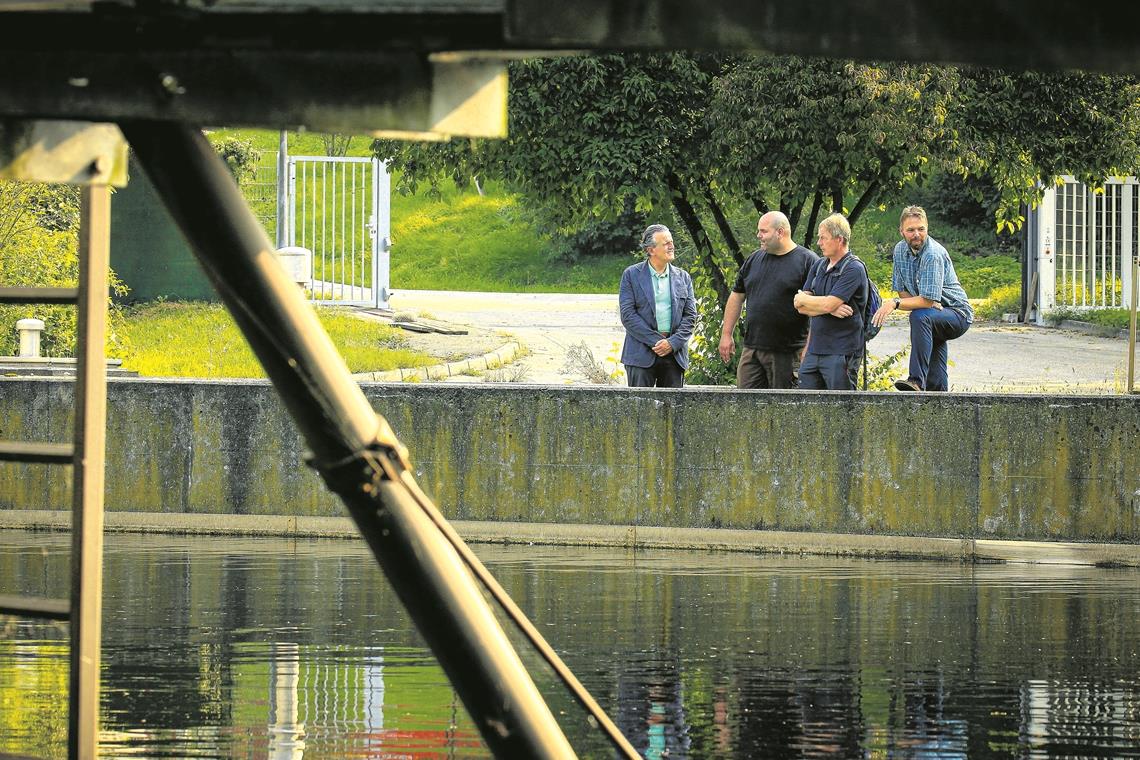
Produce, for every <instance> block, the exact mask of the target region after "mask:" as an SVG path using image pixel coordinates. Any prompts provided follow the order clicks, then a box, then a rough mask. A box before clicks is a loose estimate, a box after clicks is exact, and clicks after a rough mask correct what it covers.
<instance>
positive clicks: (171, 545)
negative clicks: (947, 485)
mask: <svg viewBox="0 0 1140 760" xmlns="http://www.w3.org/2000/svg"><path fill="white" fill-rule="evenodd" d="M67 551H68V546H67V537H66V536H61V535H55V534H35V533H20V532H14V531H0V593H16V592H19V593H35V594H46V595H62V594H64V593H65V591H66V587H67ZM478 552H479V554H480V555H481V556H482V557H483V559H484V561H485V562H487V564H488V565H489V566H491V568H492V569H493V571H494V572H495V574H496V575H497V576H498V577H499V578H500V580H501V581H502V582H503V584H504V586H506V587H507V589H508V590H509V591H510V593H511V594H512V595H513V596H514V597H515V599H516V600H518V602H519V603H520V605H521V606H522V607H523V608H524V609H525V610H526V611H527V612H528V614H530V615H531V617H532V619H533V620H534V621H535V622H536V624H537V625H538V626H539V628H540V629H541V630H543V631H544V632H546V633H547V635H548V636H549V637H550V639H551V640H552V642H553V643H554V645H555V647H556V648H557V649H558V650H559V651H560V653H561V654H562V655H563V657H564V658H565V659H566V660H567V662H568V663H569V664H570V666H571V667H572V668H573V669H574V670H575V671H576V672H577V673H578V675H579V677H581V678H582V679H583V680H584V681H585V682H586V685H587V686H588V687H589V688H590V689H591V691H592V692H593V693H594V694H595V696H596V697H597V698H598V699H599V701H600V702H601V703H602V704H603V706H604V707H605V708H606V709H607V710H608V711H609V713H610V714H611V715H612V716H614V718H615V720H616V721H617V723H618V725H619V727H620V728H621V730H622V731H623V732H624V733H625V734H626V735H627V736H628V737H630V739H631V741H633V743H634V745H635V746H636V747H637V748H638V749H639V751H641V752H642V753H643V754H644V755H645V756H646V757H651V758H657V757H701V758H704V757H775V758H781V757H821V756H830V757H886V756H892V757H893V756H899V757H966V756H970V757H1008V756H1032V757H1061V756H1082V757H1121V756H1140V750H1138V749H1137V747H1140V678H1138V673H1140V668H1138V667H1137V666H1138V665H1140V629H1138V628H1137V626H1136V621H1137V620H1140V583H1138V580H1140V575H1138V574H1137V573H1136V572H1134V571H1130V570H1096V569H1088V568H1083V569H1082V568H1059V567H1031V566H1013V565H991V566H959V565H947V564H927V563H908V562H869V561H859V560H827V559H819V558H786V557H755V556H747V555H727V554H704V553H695V552H692V553H688V552H687V553H665V552H648V553H636V554H635V553H626V552H620V551H590V550H582V549H550V548H540V547H505V548H504V547H478ZM105 584H106V592H105V604H104V623H105V630H104V662H103V710H102V712H103V733H102V737H101V739H102V745H103V749H104V754H105V755H106V756H108V757H128V756H132V757H235V756H241V757H264V758H274V759H276V758H282V759H284V758H289V760H299V759H300V758H310V759H311V758H320V757H344V756H353V757H394V756H400V757H481V756H485V755H486V750H485V748H484V747H483V745H482V743H481V741H480V740H479V737H478V734H477V732H476V731H475V730H474V727H473V726H472V725H471V723H470V721H469V720H468V718H467V716H466V714H465V713H464V711H463V709H462V706H461V705H460V703H459V702H458V699H457V697H456V695H455V693H454V691H453V690H452V689H451V688H450V686H449V685H448V683H447V681H446V679H445V678H444V676H443V674H442V671H441V670H440V669H439V667H438V665H437V664H436V663H435V661H434V659H433V658H432V657H431V655H430V653H428V652H427V651H426V650H425V648H424V646H423V642H422V639H421V638H420V637H419V635H418V634H417V633H416V632H415V631H414V630H413V629H412V628H411V626H410V623H409V621H408V619H407V617H406V615H405V614H404V612H403V610H402V609H401V608H400V607H399V605H398V603H397V602H396V600H395V598H394V596H393V595H392V594H391V593H390V592H389V591H388V589H387V587H386V584H385V583H384V582H383V580H382V578H381V577H380V574H379V572H378V571H377V570H376V569H375V567H374V565H373V563H372V560H371V558H370V556H369V555H368V553H367V551H366V550H365V549H363V547H361V546H359V545H358V544H356V543H353V542H344V541H303V542H287V541H277V540H251V539H208V540H205V539H203V540H196V539H178V538H172V537H156V536H115V535H113V536H109V537H108V540H107V554H106V571H105ZM0 628H2V629H3V630H2V631H0V633H3V634H4V636H3V638H2V639H0V755H2V754H4V753H14V754H20V753H22V754H31V755H36V756H40V757H58V756H59V755H60V753H61V752H62V748H63V746H64V735H65V730H66V729H65V726H66V705H65V702H64V699H63V696H62V695H63V694H64V693H65V691H66V681H67V659H66V627H62V626H58V625H47V624H40V623H31V622H24V621H16V620H14V619H12V618H0ZM533 661H534V660H533V658H530V662H533ZM538 680H539V683H540V687H541V688H542V689H543V691H544V692H545V693H548V694H550V695H551V697H552V704H553V706H554V708H555V710H556V711H557V712H558V713H559V714H560V715H561V718H562V720H563V722H564V725H565V726H566V729H567V732H568V734H569V735H570V736H571V739H572V741H573V742H574V743H575V746H576V747H579V748H581V750H582V752H583V754H584V755H586V756H598V757H602V756H607V755H608V753H607V751H606V747H605V744H604V742H602V741H600V740H599V739H598V737H597V734H596V732H593V731H591V730H590V729H589V727H588V726H587V724H586V723H585V721H584V719H583V717H582V716H581V714H580V712H579V711H578V710H577V709H576V708H575V707H574V706H573V705H572V703H571V702H570V700H569V699H568V698H567V697H566V696H565V695H563V694H562V693H561V692H560V691H559V690H558V689H557V687H556V686H555V685H554V683H553V680H552V679H551V677H550V676H549V674H546V673H545V672H544V671H542V670H541V669H540V670H539V672H538Z"/></svg>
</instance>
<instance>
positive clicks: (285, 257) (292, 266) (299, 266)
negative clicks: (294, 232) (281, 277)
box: [275, 245, 313, 288]
mask: <svg viewBox="0 0 1140 760" xmlns="http://www.w3.org/2000/svg"><path fill="white" fill-rule="evenodd" d="M275 253H276V255H277V260H278V261H280V262H281V266H283V267H284V268H285V271H286V272H288V273H289V278H290V279H291V280H293V282H295V283H297V284H298V285H300V286H301V287H302V288H308V287H310V286H311V284H312V280H313V277H312V271H313V252H312V251H310V250H309V249H308V248H302V247H301V246H298V245H287V246H285V247H284V248H278V249H277V251H276V252H275Z"/></svg>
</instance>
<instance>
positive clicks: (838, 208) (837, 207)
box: [831, 188, 843, 214]
mask: <svg viewBox="0 0 1140 760" xmlns="http://www.w3.org/2000/svg"><path fill="white" fill-rule="evenodd" d="M831 211H832V213H834V214H842V213H843V191H842V190H840V189H839V188H832V190H831Z"/></svg>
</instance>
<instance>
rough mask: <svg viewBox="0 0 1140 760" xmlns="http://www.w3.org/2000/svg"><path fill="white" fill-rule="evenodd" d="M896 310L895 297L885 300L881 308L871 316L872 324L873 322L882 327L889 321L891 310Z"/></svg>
mask: <svg viewBox="0 0 1140 760" xmlns="http://www.w3.org/2000/svg"><path fill="white" fill-rule="evenodd" d="M894 310H895V299H893V298H888V299H887V300H885V301H883V305H882V306H880V307H879V310H878V311H876V312H875V313H874V314H873V315H872V316H871V324H873V325H874V326H875V327H882V326H883V323H884V322H886V321H887V317H888V316H890V314H891V312H892V311H894Z"/></svg>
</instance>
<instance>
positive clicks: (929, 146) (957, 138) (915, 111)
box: [373, 53, 1140, 382]
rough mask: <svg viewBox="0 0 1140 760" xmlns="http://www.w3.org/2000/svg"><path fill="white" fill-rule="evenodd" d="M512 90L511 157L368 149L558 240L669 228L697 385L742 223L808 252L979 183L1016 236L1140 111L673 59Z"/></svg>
mask: <svg viewBox="0 0 1140 760" xmlns="http://www.w3.org/2000/svg"><path fill="white" fill-rule="evenodd" d="M510 78H511V92H510V98H509V104H508V115H509V120H510V121H509V132H510V137H509V138H508V139H507V140H505V141H473V140H461V141H452V142H450V143H443V144H427V145H424V144H415V143H393V142H386V141H377V142H376V143H374V146H373V149H374V151H375V153H376V154H377V155H378V156H379V157H380V158H383V159H386V160H390V161H391V162H392V163H393V165H394V166H395V167H396V168H398V169H400V170H401V172H402V175H401V179H400V184H399V186H398V187H399V188H400V189H402V190H403V191H405V192H407V191H413V190H414V189H415V188H417V187H418V186H419V185H420V184H421V183H424V182H426V183H428V184H429V186H432V187H434V186H436V183H438V182H439V180H440V179H441V178H442V177H445V176H447V177H451V178H452V179H454V180H455V181H456V182H457V184H459V185H460V186H463V185H464V184H465V183H466V182H467V181H469V178H471V177H494V178H498V179H502V180H504V181H505V182H506V183H507V185H508V186H509V187H510V188H512V189H514V190H516V191H518V192H520V193H522V194H523V195H524V196H525V198H526V200H527V203H528V204H531V205H533V206H535V207H540V208H542V209H544V213H546V214H547V215H548V216H549V217H550V218H553V219H555V220H557V223H558V224H560V225H563V226H564V227H566V228H567V229H573V228H575V227H581V226H584V225H586V224H587V223H588V222H589V221H590V220H594V219H614V218H616V217H617V216H618V214H619V213H620V212H621V211H622V210H623V208H626V207H627V204H628V202H629V199H631V198H632V199H634V206H635V209H636V211H638V212H642V213H645V214H647V215H648V217H649V218H650V219H651V220H653V221H657V220H659V219H660V216H661V215H662V214H664V213H670V214H671V215H672V216H673V217H674V219H675V222H676V223H679V224H680V226H681V230H678V232H681V233H682V234H679V235H678V239H679V240H680V241H683V242H684V243H685V244H686V246H687V247H691V252H690V251H685V255H684V257H683V264H684V266H685V267H686V268H688V269H689V270H690V271H691V272H692V274H693V278H694V284H695V286H696V289H697V295H698V302H699V304H698V307H699V314H700V318H699V320H698V329H697V333H698V334H697V338H696V340H695V351H694V355H695V367H696V371H697V373H698V377H699V378H700V379H702V380H704V381H713V382H716V381H721V380H725V381H727V380H728V379H729V378H730V374H729V371H730V368H725V367H724V365H723V364H722V363H721V362H720V361H719V358H717V357H716V345H717V331H718V329H719V323H720V319H721V315H722V314H723V308H724V304H725V302H726V300H727V298H728V294H729V288H730V283H731V280H732V277H733V275H734V273H735V270H736V268H737V267H738V266H739V264H740V263H742V261H743V257H744V250H743V249H742V246H741V245H740V243H739V241H738V239H737V236H736V234H735V230H736V229H738V228H744V227H743V225H739V224H734V220H740V219H743V218H744V217H745V214H747V216H748V218H749V222H750V223H751V222H754V219H755V214H756V213H762V212H764V211H767V210H768V209H770V208H779V209H781V210H783V211H784V212H785V213H787V214H788V216H789V218H790V219H791V220H793V223H794V224H796V226H797V228H800V227H799V224H798V223H799V221H801V220H803V221H804V222H805V224H804V225H803V227H802V228H800V229H802V230H803V234H804V239H805V241H809V240H810V239H811V235H812V233H813V232H814V228H815V223H816V221H817V219H818V217H819V215H820V214H821V213H822V212H824V211H829V210H832V209H834V210H843V211H844V212H845V213H846V214H847V215H848V217H849V218H850V219H851V221H852V222H853V223H854V222H857V221H858V219H859V217H860V215H861V214H862V213H863V211H864V210H865V209H867V208H869V207H870V206H872V205H882V204H887V203H895V202H898V201H900V200H902V198H903V195H902V194H903V192H904V191H905V190H906V189H907V188H909V187H912V186H913V183H914V182H915V180H917V179H920V178H922V177H924V176H925V175H926V174H927V173H928V172H930V171H931V170H932V169H934V168H936V167H941V168H944V169H947V170H950V171H953V172H955V173H957V174H959V175H978V174H985V175H986V176H987V177H988V178H989V179H990V180H991V181H992V183H993V184H994V185H995V186H996V187H997V188H998V189H999V191H1000V192H1001V194H1002V198H1003V199H1004V201H1003V203H1001V204H999V207H998V215H999V218H1000V219H1001V220H1003V221H1005V222H1006V223H1008V224H1016V223H1017V212H1018V208H1019V205H1018V204H1019V203H1021V202H1025V201H1032V200H1034V199H1035V198H1036V197H1039V193H1040V189H1039V187H1038V185H1037V181H1038V178H1046V179H1048V178H1051V177H1053V176H1056V175H1058V174H1061V173H1072V174H1076V175H1077V176H1080V177H1082V178H1086V179H1091V178H1093V177H1097V178H1103V177H1104V176H1107V175H1109V174H1114V173H1121V172H1123V171H1128V170H1131V171H1134V170H1135V166H1136V164H1137V162H1138V158H1137V156H1138V152H1137V147H1136V146H1137V139H1136V126H1135V125H1137V124H1140V119H1137V118H1136V115H1137V114H1136V110H1137V108H1138V102H1140V101H1138V99H1137V94H1136V85H1135V83H1134V82H1133V81H1132V80H1131V79H1125V78H1120V77H1104V76H1088V75H1081V74H1022V75H1009V74H1005V73H1002V72H995V71H981V72H973V71H971V72H966V73H962V72H960V71H958V70H956V69H954V68H951V67H944V66H918V65H909V64H870V63H849V62H842V61H828V60H806V59H799V58H794V57H766V58H752V57H725V56H714V55H694V54H688V53H673V54H664V55H645V54H629V55H608V56H595V57H570V58H553V59H536V60H523V61H517V62H514V63H512V64H511V67H510ZM1050 108H1052V109H1054V110H1053V113H1055V114H1057V115H1056V116H1055V117H1051V118H1042V116H1041V114H1040V113H1039V112H1038V111H1039V109H1040V110H1048V109H1050ZM805 211H806V213H807V216H806V219H804V212H805ZM750 226H751V224H749V225H748V234H749V235H751V229H750ZM636 232H637V231H635V230H631V231H630V234H631V237H632V236H633V235H635V234H636Z"/></svg>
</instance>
